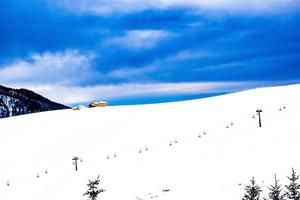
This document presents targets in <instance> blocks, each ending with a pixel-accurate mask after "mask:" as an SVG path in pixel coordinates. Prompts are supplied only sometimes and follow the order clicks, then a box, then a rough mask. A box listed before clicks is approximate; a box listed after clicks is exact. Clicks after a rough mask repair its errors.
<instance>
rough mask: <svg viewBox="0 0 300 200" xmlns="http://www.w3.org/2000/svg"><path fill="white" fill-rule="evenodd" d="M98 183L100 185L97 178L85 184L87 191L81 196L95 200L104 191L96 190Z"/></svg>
mask: <svg viewBox="0 0 300 200" xmlns="http://www.w3.org/2000/svg"><path fill="white" fill-rule="evenodd" d="M99 183H100V180H99V176H98V177H97V179H96V180H94V181H90V180H89V183H88V184H87V186H88V190H87V191H86V193H84V194H83V196H85V195H88V196H89V199H90V200H96V199H97V197H98V195H99V194H100V193H101V192H104V191H105V190H104V189H99V188H98V185H99Z"/></svg>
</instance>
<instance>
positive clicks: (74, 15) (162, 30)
mask: <svg viewBox="0 0 300 200" xmlns="http://www.w3.org/2000/svg"><path fill="white" fill-rule="evenodd" d="M299 11H300V3H299V2H298V0H285V1H280V0H268V1H264V2H262V1H258V0H249V1H247V2H246V1H245V2H241V1H238V0H211V1H199V0H151V1H149V0H114V1H111V0H110V1H108V0H64V1H62V0H26V1H24V0H10V1H1V2H0V33H1V37H0V77H1V78H0V84H3V85H6V86H11V87H18V88H19V87H25V88H29V89H32V90H34V91H36V92H38V93H40V94H42V95H44V96H46V97H48V98H50V99H52V100H55V101H58V102H61V103H65V104H68V105H74V104H81V103H85V102H89V101H91V100H98V99H101V100H107V101H108V102H111V104H131V103H151V102H164V101H174V100H183V99H192V98H199V97H204V96H211V95H217V94H224V93H228V92H235V91H240V90H244V89H250V88H256V87H262V86H273V85H282V84H290V83H299V82H300V55H299V54H300V28H299V27H300V12H299Z"/></svg>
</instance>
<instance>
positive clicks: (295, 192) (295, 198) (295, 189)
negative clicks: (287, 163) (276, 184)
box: [285, 168, 300, 200]
mask: <svg viewBox="0 0 300 200" xmlns="http://www.w3.org/2000/svg"><path fill="white" fill-rule="evenodd" d="M288 179H289V180H290V184H289V185H286V186H285V187H286V189H287V191H286V193H285V195H286V197H287V199H292V200H300V192H299V190H300V185H299V184H298V183H297V180H298V179H299V176H298V175H297V174H296V172H295V170H294V168H293V169H292V174H291V177H288Z"/></svg>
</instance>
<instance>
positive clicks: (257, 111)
mask: <svg viewBox="0 0 300 200" xmlns="http://www.w3.org/2000/svg"><path fill="white" fill-rule="evenodd" d="M261 112H262V109H257V110H256V113H257V115H258V120H259V121H258V123H259V127H261V116H260V113H261Z"/></svg>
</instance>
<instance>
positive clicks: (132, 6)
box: [46, 0, 299, 15]
mask: <svg viewBox="0 0 300 200" xmlns="http://www.w3.org/2000/svg"><path fill="white" fill-rule="evenodd" d="M46 1H48V2H50V3H52V4H54V5H56V6H60V7H63V8H65V9H67V10H70V11H72V12H79V13H81V12H89V13H94V14H101V15H107V14H114V13H115V12H125V13H126V12H137V11H142V10H147V9H167V8H172V7H180V6H182V7H192V8H196V9H198V10H205V11H209V10H214V11H216V10H219V11H229V12H245V13H247V14H249V13H248V12H251V13H253V12H255V13H260V14H265V13H270V12H271V13H273V12H281V11H287V10H290V9H292V8H295V7H299V0H247V1H243V0H63V1H62V0H46Z"/></svg>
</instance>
